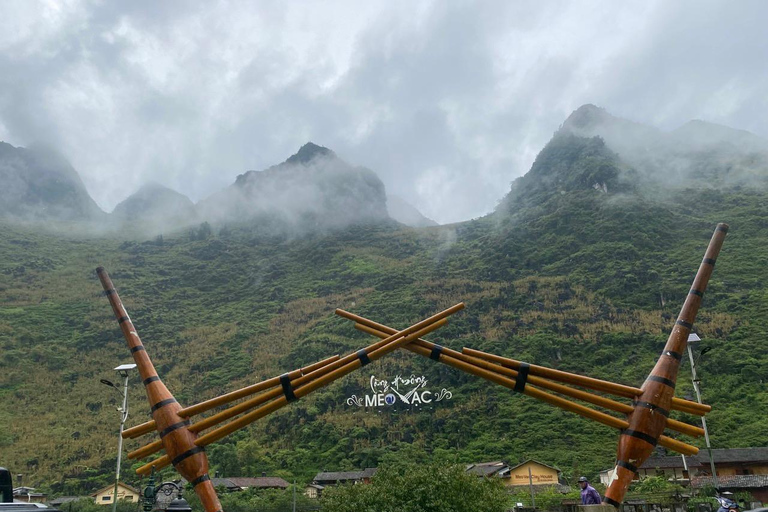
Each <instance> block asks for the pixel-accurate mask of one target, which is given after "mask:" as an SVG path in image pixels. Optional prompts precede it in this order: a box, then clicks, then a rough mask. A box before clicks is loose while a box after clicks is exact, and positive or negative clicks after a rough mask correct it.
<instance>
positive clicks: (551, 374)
mask: <svg viewBox="0 0 768 512" xmlns="http://www.w3.org/2000/svg"><path fill="white" fill-rule="evenodd" d="M461 351H462V352H463V353H465V354H467V355H470V356H473V357H477V358H480V359H485V360H487V361H493V362H495V363H499V364H501V365H503V366H506V367H509V368H514V369H519V368H520V365H521V364H523V363H522V362H521V361H516V360H514V359H509V358H507V357H502V356H497V355H495V354H489V353H487V352H481V351H479V350H475V349H472V348H469V347H464V348H463V349H461ZM530 373H531V375H538V376H540V377H544V378H547V379H551V380H556V381H558V382H564V383H566V384H571V385H574V386H581V387H584V388H589V389H594V390H595V391H600V392H603V393H610V394H612V395H618V396H623V397H625V398H635V397H638V396H640V395H641V394H642V393H643V390H642V389H640V388H633V387H631V386H625V385H623V384H616V383H614V382H609V381H605V380H600V379H593V378H592V377H585V376H583V375H576V374H574V373H568V372H564V371H561V370H554V369H552V368H545V367H543V366H538V365H534V364H532V365H530ZM671 408H672V409H674V410H676V411H680V412H685V413H688V414H695V415H697V416H704V415H705V414H706V413H708V412H709V411H711V410H712V407H711V406H709V405H703V404H699V403H696V402H691V401H690V400H683V399H680V398H674V399H672V406H671Z"/></svg>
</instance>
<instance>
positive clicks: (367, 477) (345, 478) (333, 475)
mask: <svg viewBox="0 0 768 512" xmlns="http://www.w3.org/2000/svg"><path fill="white" fill-rule="evenodd" d="M376 470H377V469H376V468H365V469H364V470H362V471H336V472H332V471H331V472H329V471H323V472H322V473H318V474H317V475H315V478H314V479H313V480H312V483H313V484H316V485H321V486H323V487H327V486H329V485H338V484H345V483H353V484H369V483H371V478H373V475H375V474H376Z"/></svg>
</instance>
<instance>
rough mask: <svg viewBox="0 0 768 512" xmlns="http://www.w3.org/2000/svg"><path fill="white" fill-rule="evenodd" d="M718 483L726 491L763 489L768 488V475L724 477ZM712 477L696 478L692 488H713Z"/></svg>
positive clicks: (719, 477)
mask: <svg viewBox="0 0 768 512" xmlns="http://www.w3.org/2000/svg"><path fill="white" fill-rule="evenodd" d="M717 481H718V483H719V485H720V487H721V488H725V489H762V488H768V475H727V476H726V475H723V476H718V477H717ZM711 485H713V484H712V477H711V476H695V477H693V479H692V480H691V486H692V487H707V486H711Z"/></svg>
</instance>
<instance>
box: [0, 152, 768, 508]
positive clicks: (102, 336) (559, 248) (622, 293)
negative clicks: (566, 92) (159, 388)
mask: <svg viewBox="0 0 768 512" xmlns="http://www.w3.org/2000/svg"><path fill="white" fill-rule="evenodd" d="M537 162H538V163H539V167H537V166H536V164H534V169H532V171H531V173H529V175H528V176H527V177H526V178H525V179H524V180H522V181H518V182H517V183H516V184H515V185H514V186H513V192H512V194H511V195H510V197H509V198H508V199H507V200H506V201H505V202H504V203H502V205H501V206H500V208H499V210H498V211H497V212H496V213H495V214H494V215H491V216H488V217H486V218H483V219H479V220H475V221H470V222H466V223H461V224H456V225H451V226H442V227H433V228H423V229H408V228H403V227H402V226H399V225H396V224H394V223H386V222H385V223H381V224H374V225H367V226H362V227H349V228H345V229H343V230H337V231H333V232H330V233H325V234H323V235H322V236H320V235H317V236H303V237H298V238H295V237H288V236H280V235H275V234H274V231H270V230H269V229H258V230H257V229H255V228H249V227H244V226H241V227H229V228H226V229H220V228H217V227H214V229H212V230H211V231H210V233H209V230H208V229H201V230H199V231H198V232H196V233H193V235H194V236H190V234H189V233H179V234H177V235H166V236H165V237H164V238H157V239H151V240H127V241H126V240H124V239H121V238H120V237H119V236H113V237H109V238H106V237H89V236H85V235H82V236H80V235H77V236H76V235H61V234H57V233H55V232H52V231H45V230H43V229H40V228H33V227H18V226H13V225H10V224H6V225H3V226H2V229H1V230H0V297H1V299H0V300H1V302H0V350H1V352H0V398H1V400H0V454H1V457H0V462H1V463H2V464H3V465H4V466H6V467H9V468H11V470H12V471H15V472H19V473H24V474H25V475H26V476H25V482H29V483H30V484H33V485H42V486H48V487H50V488H51V489H52V490H53V491H55V492H67V493H73V492H75V491H78V490H84V489H87V488H91V487H94V486H97V485H98V484H102V483H105V482H107V481H108V480H109V472H110V471H111V468H113V467H114V463H115V451H116V436H117V426H118V414H117V413H116V412H115V411H114V406H115V405H116V404H117V401H118V399H119V396H118V395H117V394H116V393H114V392H112V391H110V390H109V389H107V388H106V387H105V386H103V385H100V384H99V379H100V378H109V379H112V378H114V372H112V370H111V368H112V367H114V366H116V365H117V364H120V363H122V362H126V361H129V357H130V356H129V354H128V351H127V349H126V348H125V342H124V341H123V339H122V337H121V334H120V331H119V329H118V326H117V323H116V321H115V319H114V317H113V316H112V312H111V309H110V307H109V304H108V302H107V300H106V299H105V298H104V296H103V295H102V293H101V286H100V284H99V282H98V279H97V278H96V274H95V268H96V267H97V266H99V265H103V266H104V267H106V269H107V270H108V271H109V272H110V275H111V277H112V279H113V281H114V283H115V285H116V287H117V289H118V291H119V292H120V295H121V297H122V299H123V301H124V303H125V306H126V308H127V310H128V312H129V313H130V315H131V318H132V319H133V322H134V324H135V326H136V327H137V329H138V332H139V334H140V335H141V337H142V339H143V340H144V343H145V345H146V346H147V349H148V351H149V353H150V355H151V356H152V358H153V360H154V362H155V365H156V367H157V368H158V371H159V373H160V374H161V375H162V377H163V379H164V381H165V382H166V384H167V385H168V387H169V388H170V389H171V390H172V391H173V392H174V393H175V395H176V397H177V399H178V400H179V401H180V402H181V403H182V404H191V403H194V402H197V401H200V400H203V399H206V398H209V397H212V396H214V395H216V394H219V393H222V392H224V391H227V390H232V389H235V388H237V387H241V386H244V385H247V384H250V383H254V382H256V381H259V380H261V379H263V378H265V377H271V376H275V375H278V374H280V373H282V372H284V371H286V370H289V369H294V368H297V367H299V366H302V365H305V364H308V363H310V362H313V361H316V360H319V359H322V358H324V357H327V356H329V355H331V354H334V353H341V354H344V353H347V352H350V351H352V350H355V349H357V348H360V347H362V346H364V345H367V344H369V343H371V342H372V340H371V339H370V338H369V337H367V336H366V335H363V334H361V333H359V332H358V331H356V330H354V328H353V326H352V325H351V323H350V322H348V321H346V320H343V319H341V318H339V317H337V316H335V315H334V314H333V311H334V309H335V308H337V307H338V308H344V309H347V310H350V311H352V312H355V313H358V314H362V315H365V316H368V317H370V318H372V319H374V320H377V321H379V322H382V323H386V324H388V325H391V326H393V327H401V326H405V325H408V324H410V323H413V322H415V321H418V320H420V319H421V318H424V317H426V316H429V315H431V314H433V313H435V312H437V311H439V310H441V309H443V308H445V307H447V306H450V305H452V304H454V303H456V302H460V301H464V302H465V303H466V305H467V308H466V310H465V311H463V312H461V313H459V314H458V315H455V316H454V317H453V318H452V319H451V321H450V323H449V325H448V326H446V327H444V328H443V329H441V330H440V331H438V332H437V333H436V334H435V335H433V336H431V337H430V339H432V340H435V341H439V342H440V343H442V344H445V345H446V346H449V347H451V348H454V349H459V348H461V347H462V346H470V347H473V348H477V349H481V350H487V351H490V352H494V353H497V354H500V355H506V356H512V357H515V358H516V359H522V360H525V361H529V362H533V363H537V364H542V365H547V366H551V367H555V368H560V369H563V370H567V371H573V372H578V373H583V374H586V375H591V376H595V377H600V378H604V379H609V380H615V381H618V382H622V383H625V384H631V385H640V384H641V383H642V381H643V380H644V378H645V376H646V375H647V373H648V372H649V371H650V369H651V368H652V366H653V363H654V361H655V360H656V358H657V357H658V354H659V353H660V351H661V348H662V347H663V344H664V342H665V340H666V337H667V334H668V332H669V330H670V329H671V327H672V325H673V323H674V319H675V316H676V314H677V312H678V311H679V308H680V306H681V305H682V302H683V300H684V298H685V296H686V294H687V292H688V289H689V286H690V283H691V281H692V279H693V276H694V274H695V272H696V269H697V268H698V264H699V262H700V260H701V258H702V255H703V253H704V249H705V248H706V245H707V243H708V241H709V238H710V236H711V234H712V231H713V230H714V227H715V224H716V223H717V222H720V221H722V222H728V223H729V224H730V226H731V231H730V233H729V235H728V237H727V238H726V242H725V245H724V248H723V251H722V253H721V255H720V258H719V260H718V263H717V268H716V270H715V274H714V276H713V278H712V281H711V282H710V286H709V289H708V292H707V294H706V295H705V298H704V303H703V307H702V310H701V312H700V314H699V317H698V320H697V322H696V330H697V331H698V332H699V333H700V334H701V336H702V338H704V344H705V346H712V347H714V349H713V350H712V351H710V352H708V353H707V354H706V355H705V356H704V357H703V358H702V359H701V361H700V365H701V366H700V372H701V376H702V379H703V394H704V397H705V400H706V401H707V402H708V403H710V404H712V405H713V407H714V410H713V412H712V413H711V414H710V416H708V418H709V420H708V423H709V425H710V429H711V437H712V442H713V445H714V446H715V447H740V446H757V445H766V444H768V423H767V422H766V421H765V411H766V409H768V391H766V386H765V381H766V379H768V291H766V288H765V286H764V283H765V282H766V280H767V279H768V254H766V251H765V248H766V240H768V194H766V193H765V191H761V190H759V189H749V188H731V189H722V190H713V189H706V188H704V187H703V186H701V185H700V184H696V183H693V184H692V185H691V186H692V187H693V188H687V189H684V188H680V189H678V190H672V191H667V193H666V194H665V195H664V198H663V199H661V198H660V197H657V196H655V195H653V194H648V193H645V192H643V191H644V190H647V189H646V188H644V186H645V185H644V184H643V183H642V182H641V181H638V180H637V177H636V174H635V173H634V171H633V170H632V169H630V168H629V167H628V166H626V165H625V164H623V163H622V162H621V161H620V160H619V158H618V156H617V155H615V154H613V153H612V152H610V150H608V149H607V148H605V147H603V146H602V145H601V142H600V141H599V139H581V138H578V137H573V138H567V139H557V140H555V141H554V142H553V143H551V144H550V145H549V146H548V147H547V148H545V150H544V151H543V152H542V155H540V157H539V160H537ZM552 162H555V164H556V165H553V164H552ZM537 169H538V171H537ZM552 169H556V171H557V173H560V174H561V175H562V176H561V177H558V176H559V175H558V174H557V173H555V174H553V171H552ZM537 173H538V174H537ZM537 176H538V177H537ZM561 178H562V179H561ZM595 181H597V182H599V183H601V184H603V183H607V186H606V187H602V186H601V187H594V186H593V182H595ZM614 185H617V186H614ZM605 188H607V189H608V191H609V192H607V193H606V192H605ZM522 198H524V199H522ZM265 233H269V234H265ZM411 373H414V374H417V375H422V374H423V375H425V376H426V377H427V379H428V380H429V382H430V386H434V387H436V388H442V387H445V388H447V389H449V390H450V391H451V392H452V395H453V397H452V399H450V400H445V401H443V402H441V403H439V404H438V403H432V404H430V405H424V406H422V407H413V408H403V407H402V406H400V407H393V408H383V409H366V408H364V407H355V406H349V405H347V403H346V400H347V398H348V397H350V396H351V395H353V394H357V395H359V394H360V393H364V392H365V390H366V389H368V380H369V378H370V376H371V374H376V375H377V376H382V377H384V376H387V377H389V378H393V377H394V376H395V375H398V374H400V375H403V376H405V375H410V374H411ZM139 388H140V385H139V383H138V379H133V382H132V394H131V408H132V415H131V419H130V420H129V424H131V425H132V424H137V423H140V422H143V421H145V420H146V419H147V413H148V405H147V404H146V399H145V397H144V396H143V392H142V391H140V389H139ZM690 394H692V389H691V385H690V380H689V368H688V365H687V363H685V364H684V366H683V370H682V372H681V375H680V378H679V381H678V396H685V395H690ZM677 417H678V418H680V419H684V420H687V421H689V422H693V421H695V420H696V419H695V418H691V417H685V416H683V415H678V416H677ZM145 439H149V438H145ZM682 439H685V438H682ZM685 440H686V441H688V442H693V443H694V444H699V445H701V441H698V440H697V441H691V440H690V439H685ZM616 441H617V432H615V431H612V430H611V429H608V428H607V427H602V426H599V425H596V424H593V423H590V422H588V421H586V420H583V419H581V418H579V417H577V416H574V415H572V414H569V413H565V412H562V411H559V410H556V409H553V408H550V407H549V406H546V405H543V404H539V403H537V402H535V401H534V400H533V399H531V398H529V397H523V396H519V395H515V394H513V393H511V392H510V391H508V390H506V389H503V388H497V387H492V386H491V385H490V384H488V383H486V382H484V381H481V380H478V379H476V378H474V377H470V376H467V375H464V374H460V373H458V372H457V371H455V370H453V369H451V368H448V367H445V366H442V365H438V364H436V363H434V362H433V361H430V360H426V359H420V358H418V357H417V356H416V355H414V354H411V353H409V352H398V353H395V354H394V355H392V356H390V357H387V358H385V359H383V360H381V361H379V362H375V363H374V364H372V365H371V366H369V367H366V368H365V371H360V372H357V373H355V374H353V375H350V376H348V377H346V378H344V379H343V380H342V381H340V382H337V383H335V384H333V385H331V386H330V387H328V388H325V389H323V390H321V391H319V392H317V393H315V394H313V395H311V396H310V397H308V398H306V399H302V400H300V401H299V402H297V403H295V404H292V405H291V406H289V407H287V408H286V409H283V410H282V411H281V412H279V413H278V414H275V415H273V416H270V417H268V418H266V419H264V420H262V421H260V422H258V423H256V424H255V425H254V426H253V427H252V428H251V429H249V430H247V431H243V432H239V433H237V434H236V435H234V436H232V437H230V438H228V439H227V440H226V441H225V442H223V443H221V444H218V445H215V446H213V447H211V448H210V449H209V450H208V453H209V456H210V459H211V462H212V465H213V468H214V470H219V471H221V472H222V473H223V474H225V475H230V476H236V475H258V474H260V473H261V472H262V471H266V472H267V473H268V474H270V475H280V476H286V477H291V478H293V477H295V478H297V479H298V480H299V481H302V480H308V479H310V478H311V476H312V475H314V474H315V473H316V472H317V471H320V470H322V469H326V470H329V471H331V470H337V469H338V470H343V469H354V468H360V467H370V466H374V465H376V464H378V463H379V462H380V461H382V460H387V459H390V458H393V457H401V458H416V459H419V460H423V459H431V460H435V461H452V462H453V461H456V462H478V461H484V460H494V459H504V460H509V461H511V462H513V461H517V460H520V459H523V458H526V457H534V458H536V459H538V460H541V461H544V462H547V463H552V464H555V465H557V466H558V467H560V468H561V469H562V470H563V471H564V474H565V475H566V476H567V477H572V476H574V475H576V476H578V475H579V474H582V473H585V474H590V475H594V474H595V473H596V472H597V471H598V470H600V469H604V468H607V467H609V466H610V465H611V464H612V462H613V458H614V455H615V445H616ZM126 445H127V449H128V450H131V449H135V448H137V447H138V446H140V443H139V441H130V442H127V443H126ZM131 464H132V462H131V461H128V462H126V466H125V469H126V470H128V469H129V467H130V466H131ZM136 466H138V464H136V465H134V467H136Z"/></svg>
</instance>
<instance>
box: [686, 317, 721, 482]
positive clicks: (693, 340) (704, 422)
mask: <svg viewBox="0 0 768 512" xmlns="http://www.w3.org/2000/svg"><path fill="white" fill-rule="evenodd" d="M699 341H701V338H699V336H698V335H697V334H696V333H695V332H692V333H691V334H689V335H688V359H690V361H691V382H693V389H694V391H696V400H697V401H698V402H699V403H701V391H700V390H699V383H700V382H701V379H699V378H698V377H697V376H696V361H698V359H697V360H694V359H693V350H691V344H692V343H697V342H699ZM710 350H712V347H705V348H703V349H702V350H701V352H699V357H701V356H702V355H704V354H706V353H707V352H709V351H710ZM701 427H702V428H703V429H704V442H705V443H706V445H707V452H708V453H709V466H710V468H711V469H712V483H713V484H714V486H715V489H717V488H719V487H720V484H719V482H718V480H717V470H716V469H715V460H714V459H713V458H712V446H711V445H710V444H709V431H708V430H707V419H706V418H705V417H704V416H702V417H701Z"/></svg>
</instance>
